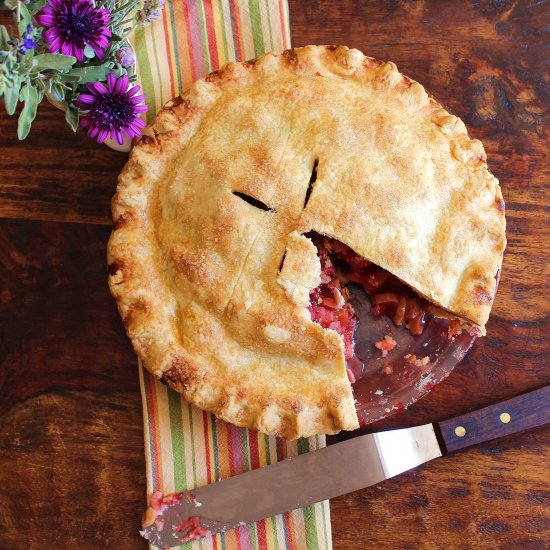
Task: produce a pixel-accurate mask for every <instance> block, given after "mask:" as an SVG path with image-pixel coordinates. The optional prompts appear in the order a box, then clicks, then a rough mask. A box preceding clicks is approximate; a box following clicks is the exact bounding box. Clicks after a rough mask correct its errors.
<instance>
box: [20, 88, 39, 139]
mask: <svg viewBox="0 0 550 550" xmlns="http://www.w3.org/2000/svg"><path fill="white" fill-rule="evenodd" d="M23 100H24V101H25V105H24V107H23V109H22V110H21V114H20V115H19V121H18V124H17V137H18V138H19V139H20V140H21V139H25V138H26V137H27V136H28V135H29V132H30V131H31V125H32V121H33V120H34V117H36V108H37V107H38V92H37V91H36V88H35V87H34V86H31V85H30V83H28V82H27V85H26V86H25V87H24V88H23Z"/></svg>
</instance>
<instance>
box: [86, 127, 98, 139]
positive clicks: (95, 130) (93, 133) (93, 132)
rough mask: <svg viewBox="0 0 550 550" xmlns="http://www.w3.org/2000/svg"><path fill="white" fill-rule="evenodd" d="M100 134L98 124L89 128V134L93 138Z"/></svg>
mask: <svg viewBox="0 0 550 550" xmlns="http://www.w3.org/2000/svg"><path fill="white" fill-rule="evenodd" d="M97 134H99V128H98V127H97V126H90V129H89V130H88V135H89V136H90V137H91V138H95V137H96V136H97Z"/></svg>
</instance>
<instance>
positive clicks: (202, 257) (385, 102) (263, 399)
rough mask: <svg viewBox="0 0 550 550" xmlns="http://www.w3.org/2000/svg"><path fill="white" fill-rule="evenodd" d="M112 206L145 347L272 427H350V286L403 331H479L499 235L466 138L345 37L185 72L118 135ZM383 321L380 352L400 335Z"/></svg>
mask: <svg viewBox="0 0 550 550" xmlns="http://www.w3.org/2000/svg"><path fill="white" fill-rule="evenodd" d="M112 209H113V218H114V222H115V228H114V231H113V233H112V235H111V239H110V241H109V246H108V263H109V273H110V275H109V286H110V289H111V292H112V294H113V295H114V297H115V298H116V301H117V305H118V308H119V311H120V313H121V316H122V318H123V320H124V324H125V326H126V329H127V332H128V335H129V337H130V338H131V340H132V344H133V346H134V349H135V350H136V352H137V354H138V355H139V357H140V359H141V360H142V362H143V365H144V366H145V367H146V368H147V369H148V370H149V371H150V372H152V373H153V374H154V375H155V376H157V377H158V378H159V379H160V380H161V381H162V382H163V383H165V384H167V385H169V386H170V387H172V388H174V389H175V390H177V391H179V392H181V393H182V394H183V396H184V397H185V398H186V399H187V400H188V401H190V402H191V403H193V404H195V405H196V406H198V407H199V408H201V409H204V410H208V411H211V412H213V413H215V414H216V416H217V417H218V418H220V419H222V420H225V421H228V422H231V423H233V424H236V425H238V426H243V427H248V428H253V429H257V430H260V431H262V432H264V433H266V434H269V435H277V436H281V437H285V438H287V439H295V438H298V437H307V436H310V435H314V434H326V433H337V432H338V431H340V430H352V429H355V428H357V427H358V425H359V418H358V414H357V410H356V405H355V402H354V394H353V390H352V386H351V384H350V382H353V381H354V379H355V378H358V377H360V376H361V375H362V374H363V373H362V366H361V362H360V360H359V359H358V358H357V357H355V350H354V335H353V333H354V329H355V327H356V325H357V324H358V323H359V324H361V322H362V320H361V319H359V320H358V319H357V318H356V316H355V313H354V310H353V307H355V309H356V311H359V308H358V306H357V305H354V306H353V307H352V306H351V305H350V301H349V297H348V292H347V290H346V288H345V287H346V285H347V288H348V289H350V292H351V291H352V290H353V289H354V286H353V285H361V286H362V287H363V288H364V289H365V291H366V292H367V294H368V296H369V300H370V301H371V302H372V313H373V314H374V315H375V316H381V315H386V316H387V317H389V318H390V319H391V320H392V321H393V323H394V325H397V326H401V327H403V326H404V327H407V329H408V332H407V331H406V330H403V332H404V333H406V336H407V338H408V337H409V333H410V334H412V335H416V336H417V337H418V341H419V340H420V339H422V338H425V337H427V335H428V334H429V333H428V332H427V331H426V330H425V327H428V328H429V330H432V328H433V326H435V325H437V327H442V330H443V331H444V332H445V333H446V334H447V336H448V337H449V338H455V337H456V340H458V339H460V338H461V337H462V336H463V335H464V332H462V333H461V334H459V333H460V331H461V330H464V329H465V330H473V331H477V332H479V334H481V335H483V334H485V324H486V322H487V320H488V318H489V313H490V310H491V307H492V304H493V300H494V296H495V292H496V280H495V276H496V274H497V272H498V271H499V269H500V266H501V263H502V254H503V251H504V248H505V244H506V238H505V217H504V202H503V199H502V193H501V190H500V186H499V184H498V180H497V179H496V178H495V177H494V176H493V175H492V174H491V173H490V172H489V170H488V168H487V162H486V155H485V152H484V149H483V145H482V144H481V142H480V141H478V140H475V139H471V138H470V137H469V136H468V133H467V130H466V127H465V125H464V124H463V122H462V121H461V120H460V119H459V118H457V117H455V116H453V115H451V114H450V113H449V112H447V111H446V110H445V109H443V107H441V105H439V103H437V101H435V100H434V99H433V98H431V97H430V96H429V95H428V94H427V93H426V91H425V90H424V88H423V87H422V86H421V85H420V84H419V83H417V82H415V81H413V80H411V79H410V78H408V77H406V76H404V75H402V74H401V73H400V72H399V71H398V70H397V68H396V66H395V65H394V64H393V63H391V62H382V61H378V60H376V59H373V58H371V57H367V56H365V55H364V54H362V53H361V52H359V51H358V50H354V49H349V48H347V47H345V46H338V47H336V46H307V47H304V48H295V49H292V50H287V51H284V52H280V53H268V54H265V55H263V56H261V57H259V58H257V59H255V60H251V61H248V62H244V63H229V64H228V65H226V66H225V67H223V68H222V69H220V70H219V71H216V72H215V73H212V74H210V75H208V76H207V77H205V78H204V79H200V80H197V81H196V82H195V83H194V84H193V86H192V87H191V89H190V90H189V91H187V92H185V93H184V94H182V96H181V97H178V98H175V99H174V100H172V101H170V102H168V103H167V104H166V105H165V107H164V108H163V109H162V110H161V111H160V112H159V113H158V114H157V116H156V118H155V120H154V121H153V123H152V125H151V126H150V127H148V128H147V129H146V130H145V131H144V134H143V136H142V137H141V139H140V140H139V141H138V142H137V143H136V145H135V146H134V148H133V149H132V152H131V155H130V159H129V161H128V163H127V165H126V166H125V168H124V170H123V171H122V173H121V174H120V176H119V181H118V187H117V192H116V194H115V196H114V198H113V203H112ZM351 303H353V301H352V302H351ZM361 317H362V315H361ZM423 331H425V332H424V334H422V332H423ZM397 332H398V331H397V329H395V330H394V334H393V336H392V335H391V334H384V335H383V337H382V338H378V337H376V341H375V342H373V344H372V345H371V346H370V347H371V348H372V349H373V350H374V352H375V353H376V354H377V357H381V356H385V355H388V354H393V355H392V357H395V356H396V354H398V353H400V351H401V350H396V351H394V348H395V346H396V342H395V340H394V339H393V338H394V337H395V338H396V339H397ZM440 332H441V331H440ZM362 334H363V332H362V331H361V332H357V340H358V344H357V349H358V350H359V336H360V335H362ZM439 337H443V338H444V339H446V337H445V336H441V334H439ZM445 341H446V340H445ZM376 348H377V349H376ZM401 349H405V348H404V347H402V348H401ZM371 352H372V350H371ZM412 353H414V352H411V357H409V359H410V360H411V363H412V362H414V361H424V360H426V357H419V358H418V359H416V358H415V357H412ZM361 356H363V352H361ZM407 360H408V359H407ZM388 370H389V367H388ZM366 380H370V378H367V376H365V377H364V378H363V382H365V381H366ZM356 391H357V392H358V393H359V391H360V390H359V383H358V384H357V385H356Z"/></svg>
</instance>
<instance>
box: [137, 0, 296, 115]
mask: <svg viewBox="0 0 550 550" xmlns="http://www.w3.org/2000/svg"><path fill="white" fill-rule="evenodd" d="M289 47H290V31H289V25H288V6H287V3H286V0H168V1H167V2H166V7H165V8H164V12H163V17H162V20H159V21H156V22H154V23H153V24H151V25H149V26H147V27H145V28H140V29H139V30H138V31H137V32H136V36H135V49H136V55H137V62H138V73H139V76H140V81H141V85H142V87H143V89H144V91H145V93H146V94H147V103H148V105H149V115H148V116H149V118H152V117H153V116H154V114H155V113H156V112H157V111H158V110H159V109H160V108H161V107H162V105H164V103H165V102H166V101H168V100H169V99H171V98H173V97H175V96H177V95H179V94H180V93H181V92H182V91H184V90H186V89H187V88H189V87H190V86H191V84H192V82H193V81H195V80H196V79H197V78H201V77H202V76H204V75H206V74H208V73H210V72H211V71H215V70H217V69H219V68H220V67H221V66H223V65H224V64H225V63H227V62H229V61H235V60H237V61H244V60H246V59H253V58H254V57H257V56H259V55H261V54H263V53H264V52H268V51H277V50H284V49H286V48H289Z"/></svg>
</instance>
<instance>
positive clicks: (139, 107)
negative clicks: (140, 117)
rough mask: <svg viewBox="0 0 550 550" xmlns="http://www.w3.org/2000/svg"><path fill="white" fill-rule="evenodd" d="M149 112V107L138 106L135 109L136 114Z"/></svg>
mask: <svg viewBox="0 0 550 550" xmlns="http://www.w3.org/2000/svg"><path fill="white" fill-rule="evenodd" d="M148 110H149V106H148V105H136V106H135V107H134V113H137V114H141V113H146V112H147V111H148Z"/></svg>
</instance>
